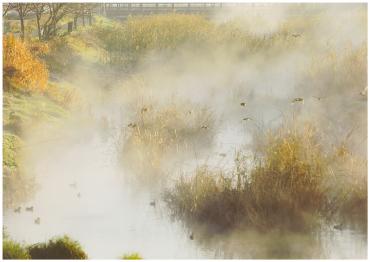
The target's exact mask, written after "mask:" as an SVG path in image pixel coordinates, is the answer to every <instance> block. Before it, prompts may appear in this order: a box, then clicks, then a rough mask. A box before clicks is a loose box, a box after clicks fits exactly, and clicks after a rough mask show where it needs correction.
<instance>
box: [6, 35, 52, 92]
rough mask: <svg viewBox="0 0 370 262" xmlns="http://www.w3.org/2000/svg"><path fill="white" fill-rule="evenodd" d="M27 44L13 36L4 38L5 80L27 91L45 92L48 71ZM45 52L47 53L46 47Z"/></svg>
mask: <svg viewBox="0 0 370 262" xmlns="http://www.w3.org/2000/svg"><path fill="white" fill-rule="evenodd" d="M31 48H34V47H32V46H31V47H30V46H28V44H27V43H26V42H23V41H21V40H20V39H18V38H15V37H14V36H13V35H12V34H10V35H8V36H4V38H3V79H4V81H11V82H13V83H14V84H15V85H16V86H19V87H20V88H22V89H23V90H27V91H43V90H44V89H45V88H46V86H47V81H48V75H49V73H48V70H47V68H46V65H45V63H44V62H42V61H41V60H40V59H38V58H37V57H35V56H34V55H33V54H32V52H31ZM42 48H44V52H46V49H45V47H42Z"/></svg>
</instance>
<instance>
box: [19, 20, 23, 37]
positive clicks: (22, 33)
mask: <svg viewBox="0 0 370 262" xmlns="http://www.w3.org/2000/svg"><path fill="white" fill-rule="evenodd" d="M19 19H20V21H21V39H22V41H24V17H23V14H22V15H21V14H19Z"/></svg>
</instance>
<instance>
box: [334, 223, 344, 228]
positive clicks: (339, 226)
mask: <svg viewBox="0 0 370 262" xmlns="http://www.w3.org/2000/svg"><path fill="white" fill-rule="evenodd" d="M343 226H344V225H343V223H341V224H338V225H334V227H333V228H334V229H336V230H343Z"/></svg>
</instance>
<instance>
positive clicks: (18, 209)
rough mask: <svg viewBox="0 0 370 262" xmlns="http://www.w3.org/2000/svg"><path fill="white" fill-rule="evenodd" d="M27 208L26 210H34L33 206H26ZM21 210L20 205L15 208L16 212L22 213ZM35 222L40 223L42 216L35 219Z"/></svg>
mask: <svg viewBox="0 0 370 262" xmlns="http://www.w3.org/2000/svg"><path fill="white" fill-rule="evenodd" d="M25 210H26V212H33V206H30V207H26V208H25ZM21 211H22V207H20V206H19V207H17V208H15V209H14V213H18V214H20V213H21ZM34 223H35V224H36V225H40V223H41V218H40V217H37V218H36V219H35V220H34Z"/></svg>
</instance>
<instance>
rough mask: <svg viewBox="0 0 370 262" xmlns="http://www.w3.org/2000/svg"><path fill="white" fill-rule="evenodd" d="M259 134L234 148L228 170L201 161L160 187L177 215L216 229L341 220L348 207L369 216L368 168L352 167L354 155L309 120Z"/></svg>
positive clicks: (298, 226) (312, 225) (300, 227)
mask: <svg viewBox="0 0 370 262" xmlns="http://www.w3.org/2000/svg"><path fill="white" fill-rule="evenodd" d="M260 141H262V142H261V144H259V145H258V146H256V147H255V148H254V152H253V153H252V155H251V156H249V155H248V153H242V152H240V153H239V154H238V155H237V157H236V160H235V168H234V170H233V171H232V172H226V171H222V170H210V169H208V168H207V167H201V168H198V169H197V170H196V172H195V175H194V176H192V177H187V178H184V177H183V178H181V179H180V180H179V181H178V182H177V183H176V185H175V187H174V188H173V189H172V190H170V191H168V192H167V193H166V194H165V200H166V202H167V203H168V205H169V207H170V209H171V210H172V211H173V213H174V215H175V216H179V217H185V218H186V219H188V220H190V221H192V222H197V223H201V224H207V225H211V226H213V227H214V228H215V229H216V230H228V229H233V228H235V227H239V226H252V227H257V228H259V229H261V230H268V229H272V228H285V229H290V230H297V231H301V230H309V229H312V228H315V227H316V226H319V225H322V223H321V222H324V221H326V222H329V221H333V220H334V221H336V222H337V221H340V222H343V221H344V218H345V217H346V216H348V215H350V214H349V212H353V210H356V212H357V213H356V214H357V215H358V216H359V217H362V218H365V219H366V215H367V212H366V206H367V201H366V199H367V187H366V185H367V183H366V181H367V177H366V169H361V168H360V170H356V171H355V170H354V168H355V166H356V164H355V162H354V158H353V157H351V156H350V155H346V156H345V155H343V154H342V153H341V154H338V152H339V151H338V148H329V147H326V145H325V141H323V140H322V137H320V134H319V133H318V132H317V130H316V129H315V128H313V127H312V126H311V125H305V126H304V127H302V128H299V127H297V126H296V127H291V128H288V127H284V128H281V129H279V130H276V131H271V132H269V133H268V134H267V135H266V136H264V137H263V139H260ZM339 163H341V166H342V168H340V167H339V166H337V165H338V164H339ZM339 171H341V172H339ZM350 181H351V182H350ZM362 221H365V220H362Z"/></svg>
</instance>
